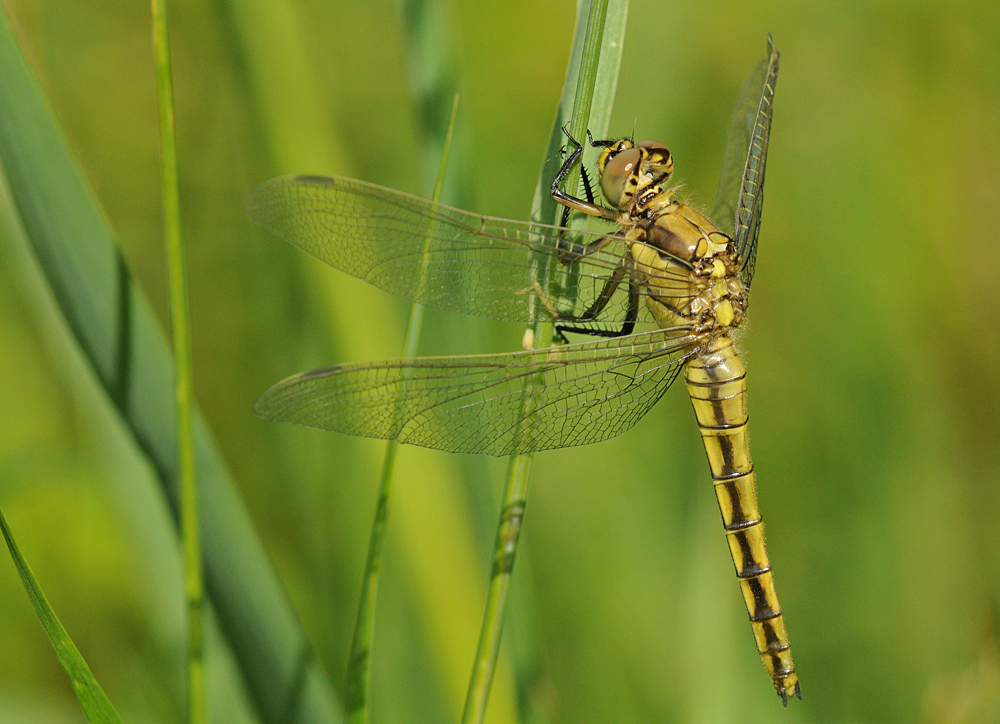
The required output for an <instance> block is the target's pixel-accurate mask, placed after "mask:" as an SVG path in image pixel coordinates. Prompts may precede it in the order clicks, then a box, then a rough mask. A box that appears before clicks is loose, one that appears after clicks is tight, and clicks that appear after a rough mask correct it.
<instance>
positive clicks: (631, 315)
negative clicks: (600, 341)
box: [556, 265, 639, 340]
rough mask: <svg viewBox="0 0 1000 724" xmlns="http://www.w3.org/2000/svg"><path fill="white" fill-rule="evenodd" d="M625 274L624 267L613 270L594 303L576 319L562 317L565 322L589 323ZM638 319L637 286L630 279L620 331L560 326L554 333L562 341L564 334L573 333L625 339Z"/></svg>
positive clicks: (606, 303) (604, 305)
mask: <svg viewBox="0 0 1000 724" xmlns="http://www.w3.org/2000/svg"><path fill="white" fill-rule="evenodd" d="M625 273H626V269H625V266H624V265H622V266H620V267H618V268H617V269H616V270H615V273H614V274H612V275H611V278H610V279H608V281H607V282H606V283H605V284H604V288H603V289H602V290H601V294H600V296H599V297H597V299H596V300H594V303H593V304H591V305H590V307H589V308H588V309H587V310H586V311H584V313H583V314H581V315H580V316H578V317H564V319H566V321H570V322H590V321H592V320H593V319H594V318H595V317H596V316H597V315H598V314H600V313H601V312H602V311H603V310H604V308H605V307H606V306H608V302H610V301H611V296H612V295H613V294H614V293H615V290H616V289H617V288H618V285H619V284H621V282H622V279H623V278H624V276H625ZM638 319H639V285H638V284H637V283H636V281H635V279H634V278H632V277H630V278H629V282H628V311H627V312H626V313H625V321H624V323H623V324H622V328H621V329H620V330H613V329H588V328H585V327H567V326H564V325H561V324H557V325H556V333H557V334H559V336H560V337H562V339H564V340H565V339H566V337H565V335H564V334H563V333H564V332H574V333H576V334H586V335H588V336H591V337H625V336H627V335H630V334H632V332H633V331H634V330H635V323H636V321H637V320H638Z"/></svg>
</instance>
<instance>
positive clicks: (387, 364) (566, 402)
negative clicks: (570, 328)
mask: <svg viewBox="0 0 1000 724" xmlns="http://www.w3.org/2000/svg"><path fill="white" fill-rule="evenodd" d="M704 341H705V337H704V336H703V335H696V334H694V333H693V332H692V330H691V328H689V327H676V328H672V329H662V330H656V331H653V332H644V333H641V334H636V335H631V336H628V337H619V338H615V339H611V340H601V341H598V342H587V343H584V344H573V345H564V346H558V347H552V348H548V349H541V350H534V351H528V352H512V353H507V354H490V355H472V356H465V357H421V358H416V359H403V360H388V361H383V362H374V363H361V364H344V365H335V366H333V367H326V368H323V369H319V370H315V371H313V372H306V373H302V374H298V375H294V376H292V377H289V378H288V379H286V380H284V381H282V382H279V383H278V384H277V385H275V386H274V387H272V388H271V389H270V390H268V391H267V392H265V393H264V395H263V396H261V398H260V399H259V400H258V401H257V404H256V406H255V410H256V412H257V414H258V415H260V416H261V417H263V418H264V419H267V420H278V421H282V422H293V423H297V424H301V425H308V426H311V427H318V428H321V429H324V430H335V431H337V432H342V433H347V434H349V435H360V436H363V437H374V438H382V439H386V440H398V441H399V442H403V443H409V444H411V445H421V446H423V447H430V448H436V449H439V450H445V451H448V452H463V453H480V454H486V455H497V456H501V455H513V454H519V453H524V452H530V451H537V450H548V449H551V448H559V447H568V446H572V445H585V444H589V443H594V442H599V441H601V440H606V439H608V438H611V437H614V436H615V435H618V434H620V433H622V432H624V431H625V430H627V429H628V428H630V427H632V425H634V424H635V423H636V422H637V421H638V420H639V418H641V417H642V416H643V415H644V414H645V413H646V411H647V410H649V408H650V407H652V405H653V404H654V403H655V402H656V401H657V400H658V399H659V398H660V396H661V395H662V394H663V393H664V391H666V389H667V388H668V387H669V386H670V384H671V383H672V382H673V380H674V379H675V378H676V376H677V374H678V372H679V371H680V369H681V367H682V365H683V363H684V361H685V360H687V359H688V358H689V357H690V356H691V355H693V354H695V353H696V351H697V349H698V348H699V346H700V345H701V344H703V343H704Z"/></svg>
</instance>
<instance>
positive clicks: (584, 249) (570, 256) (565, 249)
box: [559, 166, 611, 266]
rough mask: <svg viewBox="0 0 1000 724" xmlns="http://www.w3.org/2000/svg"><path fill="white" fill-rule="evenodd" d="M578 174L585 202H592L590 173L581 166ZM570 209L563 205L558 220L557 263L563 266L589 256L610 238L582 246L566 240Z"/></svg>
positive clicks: (603, 238) (605, 244)
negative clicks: (560, 229)
mask: <svg viewBox="0 0 1000 724" xmlns="http://www.w3.org/2000/svg"><path fill="white" fill-rule="evenodd" d="M580 176H581V178H582V179H583V190H584V193H585V194H586V195H587V202H588V203H590V204H593V203H594V190H593V187H592V186H591V184H590V174H588V173H587V169H586V168H584V167H583V166H581V167H580ZM571 211H572V209H571V208H570V207H569V206H564V207H563V213H562V219H561V220H560V222H559V226H561V227H562V229H563V230H562V231H560V232H559V263H560V264H562V265H563V266H566V265H568V264H572V263H573V262H576V261H580V259H582V258H584V257H585V256H590V255H591V254H593V253H594V252H595V251H599V250H600V249H603V248H604V247H605V246H607V245H608V243H609V242H610V241H611V239H610V238H609V237H606V236H605V237H602V238H600V239H598V240H597V241H592V242H590V243H589V244H586V245H584V246H580V245H579V244H573V243H572V242H570V241H567V239H566V232H567V231H570V228H569V215H570V212H571Z"/></svg>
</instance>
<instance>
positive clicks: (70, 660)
mask: <svg viewBox="0 0 1000 724" xmlns="http://www.w3.org/2000/svg"><path fill="white" fill-rule="evenodd" d="M0 530H2V531H3V537H4V540H6V541H7V550H9V551H10V556H11V558H13V559H14V565H15V566H16V567H17V572H18V575H20V576H21V582H22V583H24V590H25V591H27V593H28V598H30V599H31V605H32V606H33V607H34V609H35V613H37V614H38V620H39V621H40V622H41V624H42V628H43V629H45V635H46V636H48V637H49V643H51V644H52V648H53V650H54V651H55V652H56V657H57V658H58V659H59V663H60V665H62V667H63V669H64V670H65V671H66V673H67V674H68V675H69V680H70V683H72V684H73V691H74V692H76V698H77V699H78V700H79V702H80V708H82V709H83V713H84V714H86V715H87V721H89V722H91V724H105V723H106V722H110V723H112V724H113V723H114V722H119V723H120V722H121V717H119V716H118V712H117V711H115V708H114V706H112V705H111V701H110V700H109V699H108V697H107V695H106V694H105V693H104V690H103V689H102V688H101V685H100V684H98V683H97V679H95V678H94V675H93V674H92V673H91V672H90V667H89V666H87V662H86V661H84V660H83V656H81V655H80V651H79V650H78V649H77V648H76V645H75V644H74V643H73V640H72V639H71V638H70V637H69V634H68V633H66V629H64V628H63V625H62V624H61V623H60V622H59V618H58V616H56V612H55V611H53V610H52V607H51V606H50V605H49V601H48V599H47V598H45V594H44V593H43V592H42V589H41V587H40V586H39V585H38V581H37V580H36V579H35V574H34V573H32V572H31V566H29V565H28V562H27V561H26V560H24V556H22V555H21V550H20V549H19V548H18V547H17V542H16V541H15V540H14V534H13V533H12V532H11V530H10V527H9V526H8V525H7V519H6V518H5V517H4V514H3V509H0Z"/></svg>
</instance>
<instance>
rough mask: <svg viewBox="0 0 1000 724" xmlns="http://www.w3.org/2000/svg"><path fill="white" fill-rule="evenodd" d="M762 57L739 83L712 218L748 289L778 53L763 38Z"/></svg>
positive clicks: (761, 201)
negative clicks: (732, 246) (727, 239)
mask: <svg viewBox="0 0 1000 724" xmlns="http://www.w3.org/2000/svg"><path fill="white" fill-rule="evenodd" d="M767 48H768V57H767V58H765V59H764V60H762V61H761V62H760V63H759V64H758V65H757V67H756V68H755V69H754V70H753V72H751V73H750V75H749V76H748V77H747V79H746V81H744V83H743V89H742V90H741V91H740V96H739V99H738V100H737V101H736V106H735V107H734V109H733V113H732V116H730V121H729V133H728V135H727V139H726V152H725V155H724V156H723V161H722V174H721V176H720V178H719V188H718V191H717V192H716V196H715V210H714V211H713V213H712V219H713V221H715V223H716V224H718V226H719V228H720V229H721V230H722V231H724V232H725V233H727V234H729V235H730V236H731V237H732V238H733V240H734V241H735V242H736V248H737V250H738V251H739V253H740V259H741V266H740V276H741V278H742V280H743V284H744V285H745V286H746V287H747V288H749V286H750V281H751V280H752V279H753V273H754V265H755V263H756V258H757V238H758V235H759V233H760V218H761V211H762V209H763V204H764V169H765V166H766V165H767V144H768V138H769V136H770V133H771V115H772V110H773V105H772V104H773V100H774V88H775V85H776V83H777V81H778V60H779V57H780V56H779V54H778V50H777V48H775V47H774V41H773V40H772V39H771V36H770V35H769V36H768V37H767Z"/></svg>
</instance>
